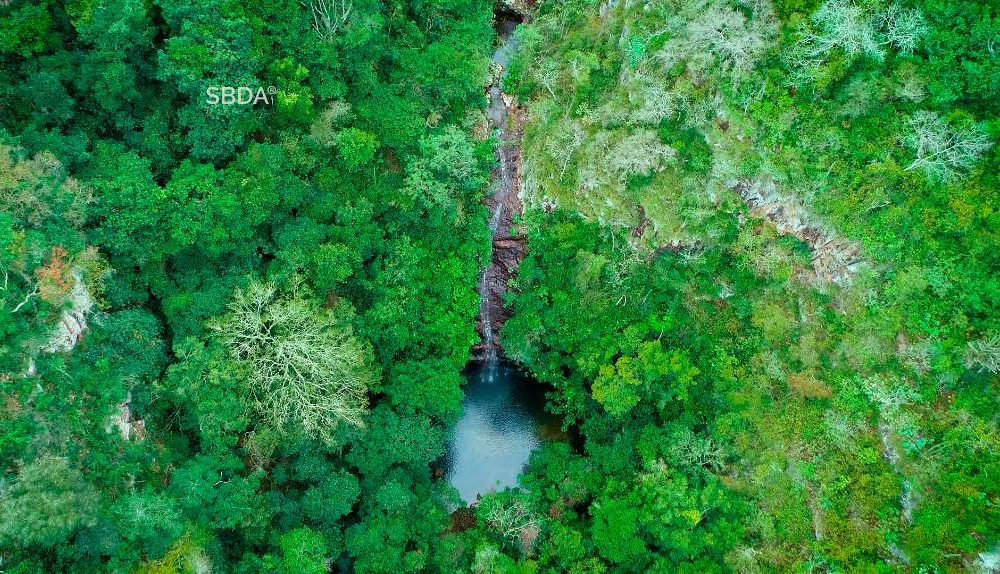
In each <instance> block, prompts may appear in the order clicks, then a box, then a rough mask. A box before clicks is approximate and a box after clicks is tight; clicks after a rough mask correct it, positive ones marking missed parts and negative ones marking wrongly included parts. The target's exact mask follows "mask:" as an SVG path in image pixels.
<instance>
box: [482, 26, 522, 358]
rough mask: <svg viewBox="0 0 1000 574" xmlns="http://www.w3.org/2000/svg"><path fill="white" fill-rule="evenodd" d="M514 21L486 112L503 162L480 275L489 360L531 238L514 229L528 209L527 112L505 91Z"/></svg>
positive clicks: (504, 31) (505, 33)
mask: <svg viewBox="0 0 1000 574" xmlns="http://www.w3.org/2000/svg"><path fill="white" fill-rule="evenodd" d="M511 24H512V21H506V22H503V23H501V24H500V26H501V37H502V38H503V45H502V46H501V47H500V48H498V49H497V51H496V53H495V54H494V66H495V68H496V73H495V74H494V75H493V79H492V83H491V85H490V86H489V89H488V93H489V99H490V104H489V107H488V108H487V111H486V116H487V118H489V125H490V129H491V130H496V131H498V132H499V139H500V145H498V146H497V166H496V168H495V169H494V170H493V174H492V177H493V181H494V182H495V184H496V185H495V190H494V192H493V195H492V196H490V197H488V198H487V199H486V200H485V202H484V203H485V204H486V206H487V207H488V208H489V210H490V231H491V235H492V242H493V244H492V251H491V256H490V261H489V264H488V265H487V267H486V269H484V271H483V275H482V277H481V279H480V285H479V295H480V297H481V299H482V302H481V306H480V313H479V317H478V318H477V321H476V329H477V331H478V332H479V335H480V340H481V343H480V344H478V345H476V347H475V348H474V349H473V351H474V355H475V358H476V359H479V360H484V359H486V358H487V357H489V356H490V355H491V354H496V353H497V352H499V350H500V339H499V331H500V328H501V327H502V326H503V324H504V322H506V320H507V319H508V318H509V317H510V314H511V310H510V309H509V308H507V307H506V306H505V305H504V293H506V291H507V286H508V285H509V284H510V280H511V278H512V277H513V276H514V275H515V274H516V273H517V268H518V266H519V265H520V264H521V260H522V259H523V258H524V256H525V254H526V253H527V244H526V241H525V237H524V236H523V235H521V234H520V233H519V232H517V231H515V230H514V217H515V215H520V214H521V213H523V211H524V206H523V204H522V201H521V197H520V191H521V145H520V142H521V137H522V135H523V134H524V122H525V120H526V117H527V114H526V112H525V110H524V109H523V108H522V107H521V106H520V105H518V103H517V100H516V99H515V98H514V97H513V96H511V95H509V94H505V93H503V91H502V90H501V88H500V82H501V80H502V78H503V71H504V66H505V64H506V54H507V51H508V50H509V42H510V38H509V34H510V33H511V32H512V31H513V26H512V25H511Z"/></svg>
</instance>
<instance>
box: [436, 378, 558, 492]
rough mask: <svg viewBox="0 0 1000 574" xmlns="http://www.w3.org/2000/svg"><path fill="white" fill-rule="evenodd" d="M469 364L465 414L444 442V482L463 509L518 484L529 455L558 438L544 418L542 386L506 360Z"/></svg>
mask: <svg viewBox="0 0 1000 574" xmlns="http://www.w3.org/2000/svg"><path fill="white" fill-rule="evenodd" d="M490 368H491V367H489V366H488V365H487V364H483V363H479V364H473V365H471V366H470V367H469V370H468V371H467V372H466V373H465V376H466V379H467V380H468V383H467V384H466V387H465V402H464V403H463V407H464V412H463V414H462V417H461V418H460V419H459V421H458V423H457V424H456V425H455V428H454V429H453V430H452V435H451V439H450V440H449V442H448V453H447V456H446V459H445V470H446V475H447V478H448V482H450V483H451V484H452V486H454V487H455V488H456V489H457V490H458V492H459V494H460V495H461V496H462V500H464V501H465V502H466V503H468V504H472V503H474V502H475V501H476V498H477V496H478V495H481V494H486V493H488V492H492V491H494V490H502V489H504V488H507V487H512V486H516V485H517V476H518V475H519V474H520V473H521V471H522V470H523V469H524V465H525V464H526V463H527V462H528V457H529V456H530V455H531V452H532V451H533V450H535V449H536V448H538V447H539V446H540V445H541V443H542V441H543V440H549V439H553V438H560V437H561V433H559V421H558V418H557V417H555V416H554V415H551V414H549V413H546V412H545V410H544V407H545V387H544V386H543V385H541V384H540V383H538V382H536V381H534V380H532V379H531V378H530V377H529V376H528V375H526V374H525V373H524V372H523V371H521V370H520V369H518V368H517V367H516V366H514V365H513V364H512V363H510V362H508V361H503V360H501V361H498V362H497V363H496V364H494V366H493V367H492V368H493V369H494V370H495V371H494V373H493V374H492V376H491V374H490V372H489V371H490Z"/></svg>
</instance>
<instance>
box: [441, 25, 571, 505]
mask: <svg viewBox="0 0 1000 574" xmlns="http://www.w3.org/2000/svg"><path fill="white" fill-rule="evenodd" d="M498 19H500V20H501V22H500V36H501V40H502V42H501V45H500V47H499V48H498V49H497V51H496V53H494V55H493V62H494V63H495V64H496V65H497V66H498V67H499V69H500V70H501V72H502V70H503V68H504V67H505V66H506V63H507V55H508V53H509V52H510V50H511V48H512V42H513V41H512V36H511V32H512V31H513V28H514V26H515V24H516V22H515V21H514V20H511V19H510V18H509V17H507V18H504V17H498ZM497 76H498V77H496V78H495V79H494V82H493V83H492V85H491V86H490V88H489V107H487V109H486V115H487V118H488V119H489V124H490V129H491V130H493V131H494V133H496V134H497V135H498V136H499V137H498V139H499V143H500V145H498V146H497V159H498V164H497V167H496V168H495V169H494V170H493V181H494V182H495V185H494V191H493V194H492V196H491V197H490V198H489V199H488V200H487V202H486V203H487V205H488V206H489V209H490V219H489V229H490V257H489V260H488V261H487V262H486V265H485V266H484V268H483V272H482V275H481V276H480V277H479V286H478V288H477V291H478V293H479V317H478V330H479V336H480V338H481V343H480V344H479V345H477V346H476V349H475V352H474V355H475V357H474V360H473V362H472V363H471V364H470V366H469V369H468V371H467V372H466V379H467V381H468V383H467V384H466V386H465V400H464V401H463V403H462V409H463V413H462V417H461V418H460V419H459V420H458V422H457V423H455V428H454V429H453V431H452V435H451V440H449V442H448V455H447V458H446V461H445V464H446V471H447V477H448V482H450V483H451V484H452V485H453V486H454V487H455V488H456V489H457V490H458V492H459V494H460V495H461V496H462V499H463V500H465V501H466V502H467V503H469V504H474V503H475V502H476V500H477V498H478V497H479V496H480V495H482V494H486V493H487V492H490V491H492V490H495V489H500V488H506V487H511V486H516V485H517V477H518V475H519V474H520V473H521V470H522V469H523V468H524V465H525V463H527V461H528V457H529V456H530V455H531V452H532V451H533V450H535V449H536V448H538V446H539V445H540V444H541V440H542V436H543V432H542V428H543V427H546V428H549V429H551V428H552V427H558V422H557V421H555V418H554V417H551V416H547V415H546V414H545V413H544V411H543V405H544V403H545V399H544V397H543V396H542V395H543V392H544V391H543V389H542V387H541V386H540V385H538V383H536V382H534V381H530V380H528V378H527V377H526V376H525V374H524V373H522V372H521V371H520V370H518V369H517V368H516V367H515V366H514V365H512V364H511V363H510V362H508V361H506V360H505V359H504V358H503V353H502V352H501V348H500V340H499V337H498V333H499V330H500V327H501V326H502V325H503V322H504V320H505V319H506V317H507V314H508V313H509V310H508V309H506V308H505V307H504V304H503V295H504V292H505V291H506V289H507V282H508V281H509V280H510V278H511V276H512V274H513V272H514V269H516V267H517V265H518V263H519V262H520V260H521V257H523V256H524V241H523V237H520V236H517V235H514V234H512V232H511V229H512V227H513V225H514V221H513V218H514V216H515V215H516V214H517V213H520V211H521V202H520V199H519V198H518V193H517V192H518V169H519V166H520V160H519V154H520V148H519V145H518V143H519V139H520V123H519V121H520V120H521V119H523V116H517V115H515V114H517V113H519V112H518V110H517V108H516V105H514V104H513V103H512V102H513V100H512V98H511V97H510V96H508V95H506V94H504V93H503V92H502V91H501V89H500V80H501V79H502V78H503V75H502V73H501V74H498V75H497ZM512 110H513V111H512ZM512 116H513V117H512ZM550 433H551V434H555V433H553V432H552V431H551V430H550V431H549V432H547V433H545V434H550Z"/></svg>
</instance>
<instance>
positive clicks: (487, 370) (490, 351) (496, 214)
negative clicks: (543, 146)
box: [477, 154, 503, 383]
mask: <svg viewBox="0 0 1000 574" xmlns="http://www.w3.org/2000/svg"><path fill="white" fill-rule="evenodd" d="M502 155H503V154H501V156H502ZM502 217H503V204H502V203H497V204H496V206H495V207H494V208H493V217H491V218H490V258H489V262H488V263H487V265H486V267H484V268H483V273H482V275H481V276H480V278H479V288H478V289H477V291H478V292H479V321H480V323H481V324H482V331H483V350H484V351H485V356H484V359H483V361H484V368H483V376H484V377H485V379H486V381H487V382H488V383H492V382H494V381H495V380H496V374H497V362H498V360H499V354H498V353H497V346H498V342H497V341H496V339H495V335H494V333H493V315H492V312H491V310H490V308H491V306H492V305H491V301H490V295H491V294H490V288H491V285H490V283H491V282H490V278H491V273H490V269H491V267H492V265H493V247H492V246H493V240H494V238H495V237H496V234H497V228H498V227H499V226H500V219H501V218H502ZM494 288H496V289H501V288H502V285H496V286H494Z"/></svg>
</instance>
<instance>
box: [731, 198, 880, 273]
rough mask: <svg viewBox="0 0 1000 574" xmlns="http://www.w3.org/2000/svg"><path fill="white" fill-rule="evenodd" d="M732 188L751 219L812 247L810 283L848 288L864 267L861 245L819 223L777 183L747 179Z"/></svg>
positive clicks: (810, 248)
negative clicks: (761, 219)
mask: <svg viewBox="0 0 1000 574" xmlns="http://www.w3.org/2000/svg"><path fill="white" fill-rule="evenodd" d="M732 188H733V189H734V190H735V191H736V193H737V194H739V196H740V198H742V199H743V202H744V203H745V204H746V205H747V207H748V208H749V209H750V215H751V216H753V217H761V218H764V219H766V220H768V221H770V222H771V223H772V224H774V226H775V228H777V230H778V232H779V233H782V234H785V235H791V236H793V237H795V238H797V239H799V240H800V241H802V242H804V243H805V244H806V245H808V246H809V250H810V251H811V252H812V261H811V263H812V269H811V270H810V271H809V272H807V273H805V274H804V276H803V279H804V280H806V281H807V282H810V283H813V284H824V283H835V284H837V285H848V284H850V283H851V279H852V278H853V276H854V274H855V273H856V272H857V271H858V270H859V269H860V268H861V267H862V266H863V265H864V261H863V260H862V258H861V246H860V245H859V244H858V243H856V242H853V241H851V240H849V239H847V238H844V237H838V236H837V234H836V233H835V232H833V231H832V230H829V229H828V228H827V227H826V226H824V225H822V224H820V223H818V222H816V221H815V217H813V216H812V215H811V214H810V212H809V210H808V209H807V208H806V206H805V205H804V204H803V203H802V202H801V201H800V200H798V199H796V198H793V197H787V196H783V195H781V194H779V193H778V189H777V186H776V185H775V183H774V182H773V181H770V180H764V179H752V180H750V179H743V180H739V181H737V182H735V183H734V184H733V185H732Z"/></svg>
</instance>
